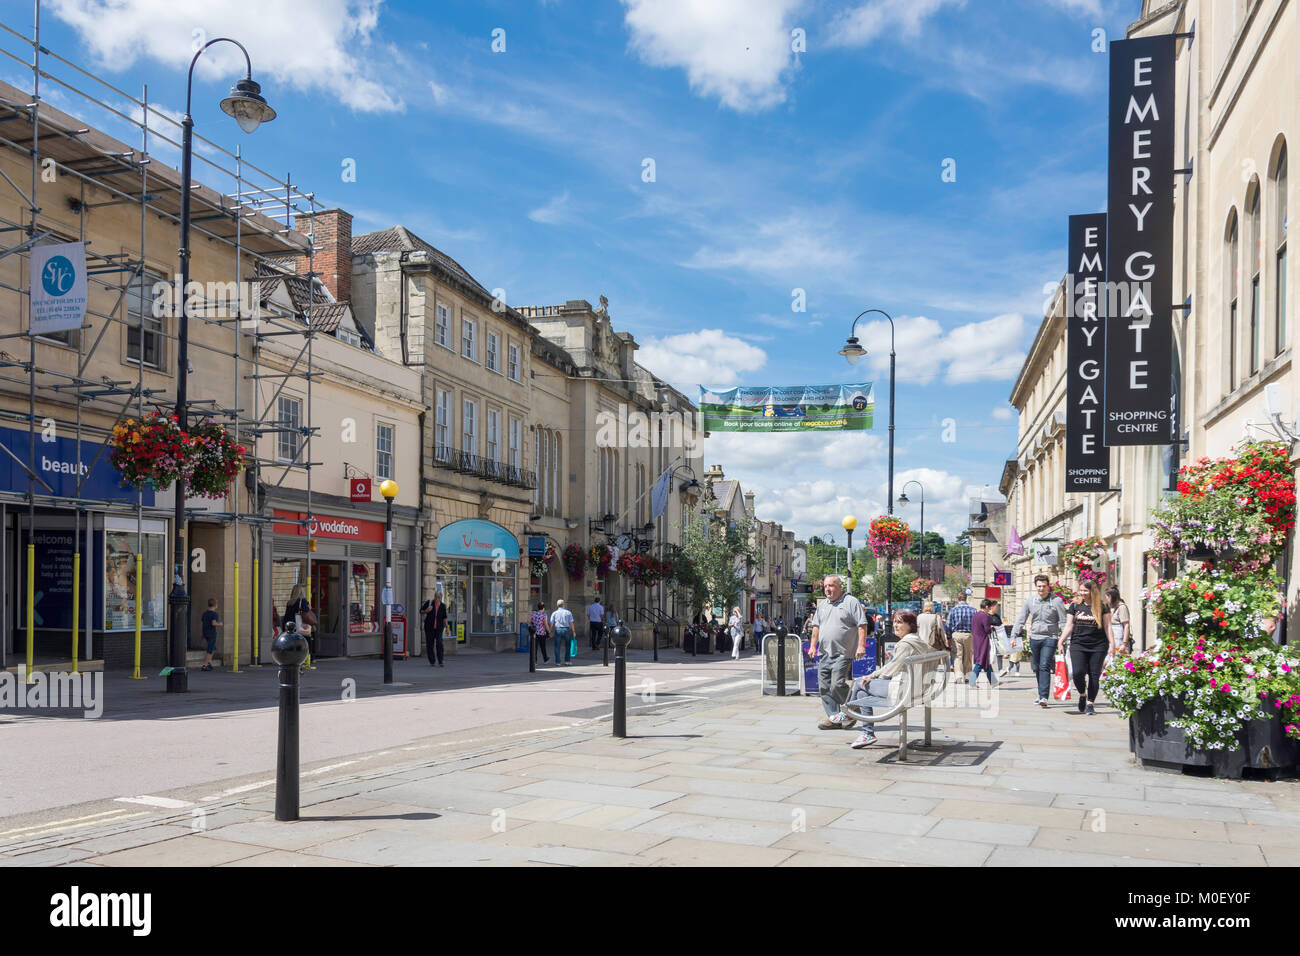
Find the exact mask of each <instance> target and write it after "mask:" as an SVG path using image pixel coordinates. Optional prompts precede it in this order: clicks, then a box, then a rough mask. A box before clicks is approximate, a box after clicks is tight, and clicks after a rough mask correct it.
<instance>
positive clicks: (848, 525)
mask: <svg viewBox="0 0 1300 956" xmlns="http://www.w3.org/2000/svg"><path fill="white" fill-rule="evenodd" d="M840 525H841V526H842V527H843V528H844V530H845V531H847V532H848V533H849V548H848V555H847V560H846V562H845V564H844V570H845V573H846V574H847V575H848V578H849V587H848V588H845V590H846V591H847V590H850V589H851V588H852V587H853V529H854V528H856V527H857V526H858V519H857V518H855V517H853V515H845V516H844V519H843V520H842V521H840Z"/></svg>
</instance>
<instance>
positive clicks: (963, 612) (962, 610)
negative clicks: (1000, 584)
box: [944, 591, 975, 681]
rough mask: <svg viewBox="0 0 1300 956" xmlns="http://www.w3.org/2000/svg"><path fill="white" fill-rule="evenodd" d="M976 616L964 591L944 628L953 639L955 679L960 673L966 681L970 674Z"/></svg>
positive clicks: (952, 664) (949, 613)
mask: <svg viewBox="0 0 1300 956" xmlns="http://www.w3.org/2000/svg"><path fill="white" fill-rule="evenodd" d="M974 617H975V609H974V608H973V607H971V606H970V605H969V604H967V603H966V593H965V592H964V591H963V592H962V595H961V597H960V598H959V599H958V600H957V603H956V604H955V605H953V609H952V610H951V611H949V612H948V620H947V622H946V623H945V624H944V630H945V631H947V632H948V639H949V640H950V641H952V652H951V653H952V661H951V666H952V671H953V677H954V679H957V677H958V675H960V679H961V680H962V681H965V680H966V679H967V677H969V676H970V668H971V663H972V648H971V630H970V629H971V621H972V620H973V619H974Z"/></svg>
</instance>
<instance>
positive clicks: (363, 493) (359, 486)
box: [348, 478, 373, 502]
mask: <svg viewBox="0 0 1300 956" xmlns="http://www.w3.org/2000/svg"><path fill="white" fill-rule="evenodd" d="M348 485H349V489H350V490H349V493H350V494H351V496H352V500H353V501H357V502H363V501H371V500H373V499H372V492H371V490H370V479H369V478H352V479H350V480H349V482H348Z"/></svg>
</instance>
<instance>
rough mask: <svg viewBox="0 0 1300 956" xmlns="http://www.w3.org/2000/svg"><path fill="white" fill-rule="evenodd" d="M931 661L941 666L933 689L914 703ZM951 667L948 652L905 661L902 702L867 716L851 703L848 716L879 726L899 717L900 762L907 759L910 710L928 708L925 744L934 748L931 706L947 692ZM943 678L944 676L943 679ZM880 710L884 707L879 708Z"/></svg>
mask: <svg viewBox="0 0 1300 956" xmlns="http://www.w3.org/2000/svg"><path fill="white" fill-rule="evenodd" d="M931 661H934V662H937V663H939V666H938V667H937V668H935V669H934V670H933V671H932V672H931V676H930V677H929V679H928V681H927V682H928V683H929V686H928V687H926V688H924V689H923V690H922V692H921V694H920V695H919V696H918V697H917V698H916V699H915V700H914V699H913V698H912V687H913V685H914V683H915V682H916V681H917V680H921V679H923V678H922V672H923V669H924V668H925V666H926V665H927V664H929V663H930V662H931ZM950 671H951V668H950V667H949V666H948V652H947V651H932V652H930V653H928V654H913V655H912V656H911V657H908V658H906V659H904V661H903V671H902V673H901V674H899V675H898V676H897V677H895V678H893V680H895V681H902V682H903V683H902V688H903V690H902V693H901V694H900V695H899V698H898V702H897V703H896V704H894V705H893V706H892V707H890V708H889V709H887V710H885V711H884V712H882V713H876V714H864V713H861V712H859V711H857V710H855V709H853V708H851V707H849V706H848V705H847V704H845V706H844V714H845V716H848V717H852V718H853V719H854V720H860V721H862V722H863V723H864V724H878V723H881V722H882V721H886V720H892V719H893V718H894V717H897V718H898V759H899V760H900V761H905V760H907V711H908V709H909V708H912V707H924V708H925V744H924V746H926V747H931V746H933V744H932V743H931V704H932V703H933V702H934V699H935V698H936V697H938V696H939V695H940V694H942V693H943V689H944V688H945V687H946V686H947V685H948V674H949V673H950ZM940 675H942V676H940ZM876 709H877V710H880V708H876Z"/></svg>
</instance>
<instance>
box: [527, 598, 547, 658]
mask: <svg viewBox="0 0 1300 956" xmlns="http://www.w3.org/2000/svg"><path fill="white" fill-rule="evenodd" d="M528 623H529V624H531V625H532V626H533V638H534V639H535V640H536V641H537V649H538V650H539V651H541V652H542V663H543V664H547V663H550V660H551V659H550V658H549V657H547V656H546V638H547V637H548V636H550V624H549V623H548V621H547V619H546V602H545V601H538V602H537V608H536V609H535V610H534V611H533V614H532V616H531V617H530V618H529V619H528Z"/></svg>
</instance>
